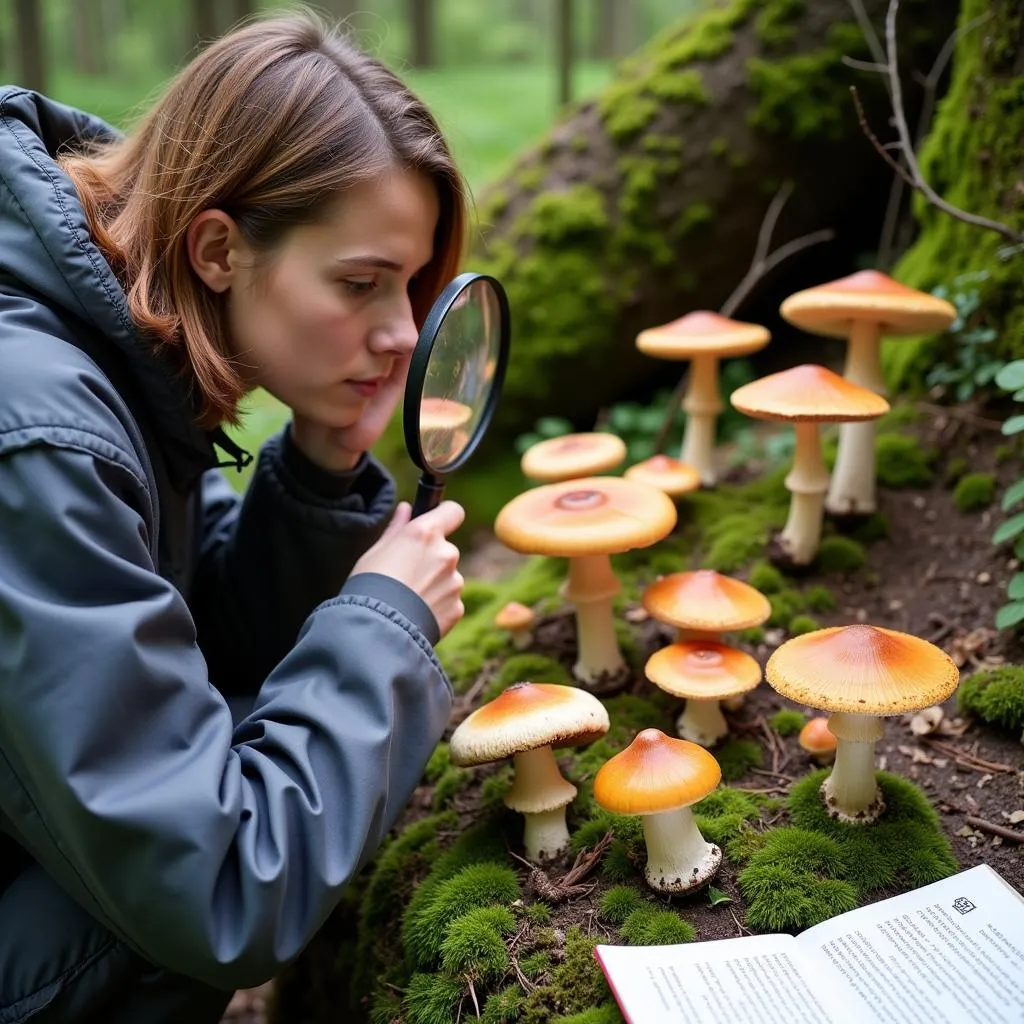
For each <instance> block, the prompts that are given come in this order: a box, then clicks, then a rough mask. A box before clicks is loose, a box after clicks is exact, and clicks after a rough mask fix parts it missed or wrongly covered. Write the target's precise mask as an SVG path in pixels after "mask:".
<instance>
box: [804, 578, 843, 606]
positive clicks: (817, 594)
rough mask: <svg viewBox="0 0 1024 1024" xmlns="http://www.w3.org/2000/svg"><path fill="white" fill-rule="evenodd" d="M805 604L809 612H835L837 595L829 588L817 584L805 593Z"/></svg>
mask: <svg viewBox="0 0 1024 1024" xmlns="http://www.w3.org/2000/svg"><path fill="white" fill-rule="evenodd" d="M804 604H806V606H807V609H808V611H812V612H833V611H835V609H836V595H835V594H833V593H832V591H831V590H829V589H828V587H823V586H822V585H821V584H816V585H815V586H813V587H808V588H807V589H806V590H805V591H804Z"/></svg>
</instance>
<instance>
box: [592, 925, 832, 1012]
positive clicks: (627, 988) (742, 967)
mask: <svg viewBox="0 0 1024 1024" xmlns="http://www.w3.org/2000/svg"><path fill="white" fill-rule="evenodd" d="M594 953H595V955H596V956H597V959H598V962H599V963H600V964H601V968H602V970H603V971H604V973H605V976H606V977H607V978H608V984H609V985H610V986H611V989H612V992H613V993H614V995H615V999H616V1001H617V1002H618V1004H619V1009H620V1010H621V1011H622V1014H623V1016H624V1017H625V1018H626V1019H627V1020H629V1021H630V1022H632V1024H723V1022H728V1024H845V1022H846V1021H847V1020H848V1019H849V1018H846V1017H844V1016H841V1015H840V1013H838V1012H836V1011H835V1010H826V1009H825V1007H826V1005H827V1004H828V1002H829V1001H828V1000H827V998H825V994H824V992H823V991H819V990H818V985H819V984H820V983H819V982H818V981H817V980H816V979H814V978H812V977H810V975H809V972H807V971H806V970H805V969H802V968H801V965H800V962H799V961H800V952H799V949H798V947H797V945H796V940H795V939H794V938H793V936H792V935H755V936H751V937H749V938H747V937H745V938H737V939H718V940H715V941H712V942H693V943H685V944H682V945H672V946H605V945H599V946H597V947H595V949H594ZM826 991H827V990H826Z"/></svg>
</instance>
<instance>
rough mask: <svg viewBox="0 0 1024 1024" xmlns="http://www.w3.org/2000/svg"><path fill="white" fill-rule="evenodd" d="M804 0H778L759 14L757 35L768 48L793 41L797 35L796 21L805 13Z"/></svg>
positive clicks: (774, 47)
mask: <svg viewBox="0 0 1024 1024" xmlns="http://www.w3.org/2000/svg"><path fill="white" fill-rule="evenodd" d="M804 7H805V4H804V0H776V2H775V3H773V4H771V5H769V6H768V7H766V8H765V9H764V10H763V11H761V13H760V14H759V15H758V16H757V21H756V22H755V23H754V25H755V28H756V30H757V37H758V39H760V40H761V42H762V43H764V45H765V47H766V48H768V49H776V48H778V47H779V46H782V45H783V44H785V43H788V42H791V41H792V39H793V38H794V36H795V35H796V30H797V27H796V25H795V24H794V22H795V21H796V20H797V19H798V18H799V17H800V15H801V14H803V13H804Z"/></svg>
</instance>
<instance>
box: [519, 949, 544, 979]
mask: <svg viewBox="0 0 1024 1024" xmlns="http://www.w3.org/2000/svg"><path fill="white" fill-rule="evenodd" d="M519 970H521V971H522V972H523V974H524V976H525V977H527V978H529V979H530V980H531V981H532V980H533V979H534V978H537V977H539V976H540V975H542V974H544V973H545V972H546V971H550V970H551V955H550V954H549V953H544V952H541V951H538V952H535V953H528V954H527V955H526V956H524V957H521V958H520V960H519Z"/></svg>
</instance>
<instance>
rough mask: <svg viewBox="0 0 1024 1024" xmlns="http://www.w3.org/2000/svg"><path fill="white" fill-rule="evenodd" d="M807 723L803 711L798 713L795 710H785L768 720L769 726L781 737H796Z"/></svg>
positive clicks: (777, 712)
mask: <svg viewBox="0 0 1024 1024" xmlns="http://www.w3.org/2000/svg"><path fill="white" fill-rule="evenodd" d="M806 721H807V717H806V716H805V715H804V713H803V712H802V711H797V710H795V709H794V708H783V709H782V710H781V711H776V712H775V714H774V715H772V717H771V718H769V719H768V724H769V725H770V726H771V727H772V728H773V729H774V730H775V731H776V732H777V733H778V734H779V735H780V736H795V735H796V734H797V733H798V732H799V731H800V730H801V729H802V728H803V727H804V723H805V722H806Z"/></svg>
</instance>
